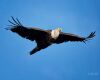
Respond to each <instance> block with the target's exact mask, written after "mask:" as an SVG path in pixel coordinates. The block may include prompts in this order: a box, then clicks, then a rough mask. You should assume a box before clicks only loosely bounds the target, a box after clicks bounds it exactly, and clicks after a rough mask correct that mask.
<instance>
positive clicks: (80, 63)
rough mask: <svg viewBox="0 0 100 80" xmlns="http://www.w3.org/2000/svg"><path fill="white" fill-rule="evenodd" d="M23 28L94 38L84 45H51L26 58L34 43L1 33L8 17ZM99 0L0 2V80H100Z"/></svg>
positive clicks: (72, 43)
mask: <svg viewBox="0 0 100 80" xmlns="http://www.w3.org/2000/svg"><path fill="white" fill-rule="evenodd" d="M10 16H13V17H17V18H18V19H19V20H20V21H21V22H22V23H23V24H24V25H25V26H27V27H38V28H42V29H55V28H57V27H62V29H63V32H70V33H75V34H78V35H81V36H87V35H88V34H89V33H90V32H92V31H96V37H95V38H94V39H93V40H91V41H88V42H87V44H86V45H85V44H84V43H80V42H68V43H62V44H59V45H55V44H54V45H52V46H50V47H48V48H46V49H44V50H42V51H40V52H37V53H36V54H34V55H32V56H30V55H29V52H30V51H31V50H32V49H33V48H34V47H35V46H36V43H35V42H31V41H29V40H26V39H23V38H21V37H20V36H18V35H17V34H15V33H12V32H10V31H7V30H5V29H4V28H6V27H8V26H7V25H9V22H8V20H11V17H10ZM99 35H100V0H1V1H0V80H100V36H99Z"/></svg>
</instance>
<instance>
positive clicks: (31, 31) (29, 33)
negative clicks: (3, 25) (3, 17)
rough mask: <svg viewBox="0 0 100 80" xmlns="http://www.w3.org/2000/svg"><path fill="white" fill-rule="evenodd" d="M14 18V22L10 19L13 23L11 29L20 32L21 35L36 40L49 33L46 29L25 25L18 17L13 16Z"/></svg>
mask: <svg viewBox="0 0 100 80" xmlns="http://www.w3.org/2000/svg"><path fill="white" fill-rule="evenodd" d="M12 20H13V22H11V21H9V22H10V23H11V24H12V25H11V26H12V27H11V28H10V30H11V31H12V32H15V33H17V34H19V35H20V36H21V37H24V38H26V39H29V40H31V41H34V40H39V39H42V38H44V37H45V36H46V35H47V32H46V31H45V30H42V29H39V28H28V27H24V26H23V25H22V24H21V23H20V21H19V20H18V19H17V18H16V20H15V19H14V18H13V17H12Z"/></svg>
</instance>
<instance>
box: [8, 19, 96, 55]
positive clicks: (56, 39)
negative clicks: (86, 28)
mask: <svg viewBox="0 0 100 80" xmlns="http://www.w3.org/2000/svg"><path fill="white" fill-rule="evenodd" d="M12 19H13V21H14V22H11V21H9V22H10V23H11V24H12V25H11V26H12V27H11V28H10V30H11V31H12V32H15V33H17V34H19V35H20V36H21V37H24V38H26V39H29V40H31V41H34V40H35V41H36V43H37V46H36V47H35V48H34V49H33V50H32V51H31V52H30V54H31V55H32V54H34V53H36V52H37V51H40V50H41V49H44V48H47V47H48V46H50V45H51V44H54V43H56V44H60V43H62V42H66V41H80V42H84V43H85V41H87V40H89V39H91V38H93V37H94V36H95V32H92V33H91V34H90V35H89V36H88V37H81V36H78V35H75V34H71V33H63V32H61V31H60V30H59V29H58V30H57V29H55V32H58V33H57V36H55V35H53V36H52V34H51V33H52V30H42V29H39V28H29V27H24V26H23V25H22V24H21V23H20V22H19V20H18V19H16V20H15V19H14V18H13V17H12Z"/></svg>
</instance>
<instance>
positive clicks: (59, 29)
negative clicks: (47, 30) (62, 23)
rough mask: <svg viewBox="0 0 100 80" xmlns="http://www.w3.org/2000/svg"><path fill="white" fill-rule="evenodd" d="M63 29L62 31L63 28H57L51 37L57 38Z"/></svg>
mask: <svg viewBox="0 0 100 80" xmlns="http://www.w3.org/2000/svg"><path fill="white" fill-rule="evenodd" d="M61 31H62V28H56V29H54V30H52V31H51V37H52V38H54V39H57V38H58V36H59V34H60V32H61Z"/></svg>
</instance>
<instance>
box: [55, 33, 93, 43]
mask: <svg viewBox="0 0 100 80" xmlns="http://www.w3.org/2000/svg"><path fill="white" fill-rule="evenodd" d="M94 36H95V32H91V34H90V35H89V36H88V37H81V36H78V35H75V34H71V33H63V32H61V33H60V35H59V37H58V38H57V39H56V40H55V43H57V44H59V43H62V42H66V41H80V42H84V43H85V41H87V40H89V39H91V38H93V37H94Z"/></svg>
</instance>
